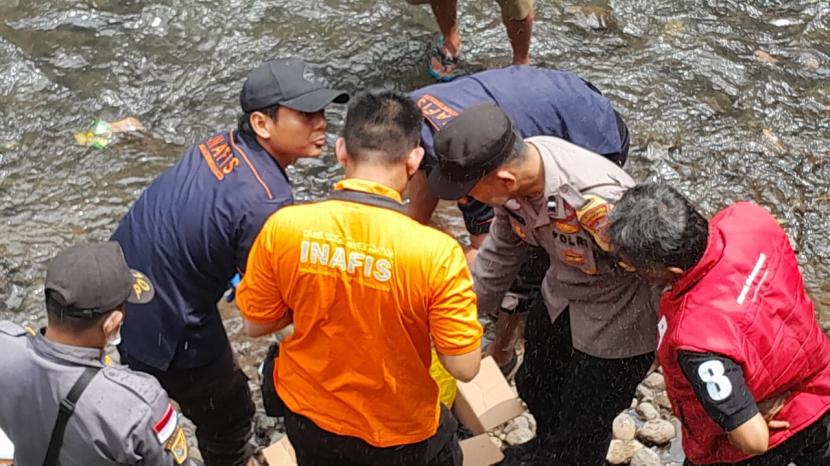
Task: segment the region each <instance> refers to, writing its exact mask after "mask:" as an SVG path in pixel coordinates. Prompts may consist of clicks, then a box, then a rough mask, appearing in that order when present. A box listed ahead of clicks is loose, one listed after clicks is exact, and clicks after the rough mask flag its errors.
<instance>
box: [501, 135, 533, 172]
mask: <svg viewBox="0 0 830 466" xmlns="http://www.w3.org/2000/svg"><path fill="white" fill-rule="evenodd" d="M513 132H514V133H516V142H514V143H513V148H512V149H511V150H510V154H509V155H508V156H507V157H506V158H505V159H504V161H503V162H502V165H504V164H509V163H516V162H524V160H525V159H526V158H527V155H528V154H529V153H530V150H529V149H528V147H527V144H525V141H524V139H523V138H522V136H521V135H519V132H518V131H516V130H515V129H514V130H513Z"/></svg>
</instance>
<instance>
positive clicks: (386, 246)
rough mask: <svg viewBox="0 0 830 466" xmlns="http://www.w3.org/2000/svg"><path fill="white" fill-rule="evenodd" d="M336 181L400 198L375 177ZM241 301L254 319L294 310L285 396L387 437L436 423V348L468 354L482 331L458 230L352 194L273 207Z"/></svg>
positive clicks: (350, 429) (340, 425)
mask: <svg viewBox="0 0 830 466" xmlns="http://www.w3.org/2000/svg"><path fill="white" fill-rule="evenodd" d="M335 189H348V190H352V191H358V192H368V193H374V194H377V195H381V196H385V197H388V198H391V199H393V200H395V201H397V202H400V195H399V194H398V193H397V192H395V191H393V190H391V189H389V188H387V187H385V186H383V185H380V184H377V183H372V182H368V181H362V180H355V179H349V180H345V181H342V182H340V183H338V184H337V186H336V187H335ZM237 304H238V305H239V308H240V310H241V312H242V314H243V316H244V317H245V318H246V319H248V320H251V321H254V322H273V321H276V320H278V319H280V318H281V317H283V316H284V315H285V314H286V313H287V312H289V311H291V312H292V313H293V322H294V334H293V335H292V336H290V337H288V338H287V339H286V340H285V341H284V342H283V343H282V345H281V347H280V355H279V359H278V364H277V369H276V371H275V372H276V373H275V376H274V377H275V383H276V386H277V391H278V392H279V395H280V397H281V398H282V400H283V401H284V402H285V404H286V406H287V407H288V408H289V409H290V410H291V411H293V412H295V413H298V414H300V415H302V416H305V417H308V418H309V419H311V420H312V421H314V423H315V424H317V425H318V426H320V427H321V428H323V429H325V430H327V431H329V432H333V433H336V434H339V435H347V436H352V437H358V438H361V439H363V440H365V441H366V442H368V443H369V444H371V445H374V446H377V447H388V446H392V445H401V444H406V443H415V442H419V441H422V440H425V439H426V438H428V437H430V436H432V435H434V434H435V432H436V429H437V422H438V412H439V411H438V387H437V385H436V384H435V381H434V380H433V379H432V378H431V377H430V374H429V367H430V359H431V355H430V351H431V350H430V347H431V346H432V345H433V344H434V346H435V348H436V349H437V351H438V352H439V353H442V354H445V355H458V354H465V353H468V352H470V351H473V350H474V349H476V348H478V347H479V345H480V340H481V334H482V327H481V325H480V324H479V322H478V320H477V308H476V298H475V293H474V292H473V289H472V281H471V277H470V272H469V270H468V269H467V264H466V260H465V258H464V254H463V252H462V250H461V248H460V246H459V245H458V243H457V242H456V241H455V240H453V239H452V238H451V237H449V236H448V235H446V234H444V233H442V232H440V231H438V230H436V229H433V228H430V227H426V226H423V225H421V224H419V223H417V222H415V221H414V220H412V219H410V218H409V217H407V216H406V215H405V214H403V213H401V212H396V211H394V210H391V209H387V208H383V207H377V206H372V205H366V204H360V203H356V202H349V201H342V200H326V201H323V202H318V203H314V204H307V205H303V206H293V207H287V208H285V209H282V210H280V211H279V212H278V213H276V214H275V215H274V216H272V217H271V218H270V219H269V220H268V222H267V223H266V225H265V227H264V228H263V230H262V232H261V233H260V235H259V237H258V238H257V240H256V242H255V243H254V246H253V248H252V250H251V254H250V257H249V260H248V271H247V273H246V275H245V277H244V278H243V280H242V283H241V284H240V286H239V289H238V291H237Z"/></svg>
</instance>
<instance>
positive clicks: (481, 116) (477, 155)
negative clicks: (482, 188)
mask: <svg viewBox="0 0 830 466" xmlns="http://www.w3.org/2000/svg"><path fill="white" fill-rule="evenodd" d="M523 146H524V140H522V137H521V136H520V135H519V133H517V132H516V130H515V129H513V122H511V121H510V117H508V116H507V115H506V114H505V113H504V111H502V109H500V108H499V107H498V106H497V105H496V104H494V103H487V104H481V105H476V106H474V107H470V108H468V109H467V110H465V111H464V112H462V113H461V115H459V116H457V117H456V118H455V119H453V120H452V121H450V122H449V123H447V125H446V126H444V128H442V129H441V130H440V131H438V134H436V135H435V143H434V147H435V155H436V157H437V159H438V163H437V164H436V166H435V167H433V168H432V171H431V172H430V174H429V177H428V178H427V182H428V184H429V188H430V191H432V194H434V195H436V196H438V197H439V198H441V199H449V200H454V199H458V198H461V197H463V196H466V195H467V194H468V193H469V192H470V190H472V189H473V187H474V186H475V185H476V183H478V181H479V180H481V179H482V178H484V175H486V174H487V173H490V172H491V171H493V170H495V169H496V168H498V167H499V166H500V165H501V164H502V163H504V161H505V160H507V158H508V157H510V155H511V154H512V153H513V152H514V151H517V150H521V148H522V147H523Z"/></svg>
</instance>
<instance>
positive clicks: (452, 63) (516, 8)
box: [406, 0, 534, 81]
mask: <svg viewBox="0 0 830 466" xmlns="http://www.w3.org/2000/svg"><path fill="white" fill-rule="evenodd" d="M406 1H407V2H408V3H409V4H411V5H423V4H425V3H428V4H429V5H430V7H431V8H432V13H433V14H434V15H435V22H436V23H438V28H439V29H440V30H441V35H442V38H441V40H440V41H439V42H438V43H436V44H435V47H434V48H433V49H432V50H431V51H430V63H429V74H430V75H432V77H433V78H435V79H438V80H440V81H448V80H450V79H452V78H454V77H456V76H458V75H459V72H460V70H459V68H458V57H459V55H460V53H461V35H460V34H459V33H458V0H406ZM497 1H498V4H499V7H500V8H501V19H502V22H503V23H504V27H505V28H506V29H507V38H508V39H510V45H511V46H512V47H513V64H514V65H527V64H528V63H530V38H531V35H532V32H533V3H534V0H497Z"/></svg>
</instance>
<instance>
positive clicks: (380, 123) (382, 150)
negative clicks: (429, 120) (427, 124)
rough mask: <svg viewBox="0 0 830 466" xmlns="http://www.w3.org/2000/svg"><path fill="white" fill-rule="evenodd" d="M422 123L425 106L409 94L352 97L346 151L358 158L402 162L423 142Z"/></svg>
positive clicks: (347, 123) (370, 94) (391, 93)
mask: <svg viewBox="0 0 830 466" xmlns="http://www.w3.org/2000/svg"><path fill="white" fill-rule="evenodd" d="M422 124H423V116H422V115H421V110H420V109H419V108H418V106H417V105H416V104H415V102H414V101H413V100H412V99H410V98H409V96H407V95H406V94H402V93H400V92H394V91H376V92H367V93H363V94H360V95H358V96H357V97H355V98H354V99H353V100H352V103H351V104H350V105H349V112H348V114H347V115H346V124H345V127H344V128H343V138H344V139H345V140H346V152H348V154H349V157H350V158H351V159H352V160H355V161H369V160H371V161H375V162H381V163H384V164H395V163H399V162H402V161H404V160H406V157H407V156H408V155H409V152H410V151H411V150H412V149H414V148H415V147H417V146H418V144H419V143H420V140H421V125H422Z"/></svg>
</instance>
